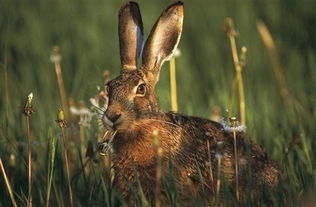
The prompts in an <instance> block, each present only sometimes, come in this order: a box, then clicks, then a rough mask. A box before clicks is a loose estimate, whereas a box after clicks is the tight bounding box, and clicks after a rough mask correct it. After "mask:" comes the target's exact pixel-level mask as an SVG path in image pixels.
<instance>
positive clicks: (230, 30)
mask: <svg viewBox="0 0 316 207" xmlns="http://www.w3.org/2000/svg"><path fill="white" fill-rule="evenodd" d="M224 32H225V33H226V35H227V37H228V39H229V41H230V46H231V52H232V56H233V62H234V66H235V72H236V77H235V78H236V82H237V85H238V94H239V113H240V122H241V124H242V125H244V126H245V125H246V104H245V93H244V84H243V78H242V64H240V62H239V57H238V50H237V46H236V39H235V37H236V36H237V31H236V30H235V29H234V23H233V20H232V19H231V18H226V20H225V24H224ZM234 81H235V80H234ZM234 85H235V84H234V83H233V87H234ZM234 91H235V90H231V92H233V93H234ZM233 97H234V94H231V95H230V103H231V104H232V103H233V101H232V99H233ZM229 108H230V109H232V108H233V106H229ZM229 113H230V114H229V115H231V113H232V111H229Z"/></svg>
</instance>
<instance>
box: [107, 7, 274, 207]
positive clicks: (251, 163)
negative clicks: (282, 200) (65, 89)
mask: <svg viewBox="0 0 316 207" xmlns="http://www.w3.org/2000/svg"><path fill="white" fill-rule="evenodd" d="M182 23H183V3H181V2H176V3H173V4H172V5H170V6H169V7H168V8H166V9H165V10H164V11H163V12H162V14H161V16H160V17H159V18H158V20H157V22H156V23H155V25H154V27H153V29H152V30H151V32H150V34H149V37H148V39H147V41H146V43H145V45H144V47H143V50H142V46H143V45H142V40H143V24H142V19H141V14H140V11H139V7H138V4H137V3H135V2H129V3H127V4H125V5H124V6H122V8H121V9H120V11H119V43H120V57H121V65H122V68H121V73H120V75H119V76H118V77H117V78H115V79H113V80H111V81H109V82H108V83H107V84H106V86H107V89H108V91H107V92H108V106H107V109H106V110H105V111H104V113H103V114H102V122H103V124H104V125H105V127H106V129H107V130H110V131H112V132H115V133H113V136H112V137H111V138H110V140H108V145H109V147H110V149H111V151H112V153H111V158H112V164H113V169H114V172H115V176H114V180H113V185H114V187H115V188H116V189H117V190H118V191H119V192H121V193H122V195H123V197H124V198H125V200H126V201H127V202H133V198H132V197H133V196H132V190H131V189H134V190H135V189H136V190H135V191H139V190H140V189H141V190H142V193H143V195H145V197H146V198H147V199H148V200H149V201H153V200H154V199H155V195H157V192H156V191H155V190H154V189H155V186H156V184H157V183H156V180H157V179H156V169H157V157H158V158H159V160H160V169H161V171H162V176H164V177H165V178H167V177H168V176H169V178H172V179H173V181H174V183H175V186H176V187H177V190H178V198H179V199H184V200H194V198H197V197H199V196H201V195H202V194H204V195H206V197H207V198H209V201H210V202H214V201H215V200H221V199H222V197H223V188H222V187H221V186H219V185H218V183H217V182H216V181H217V180H221V181H222V186H224V183H226V184H227V185H228V186H231V188H230V189H231V190H232V191H233V192H234V191H236V189H235V187H234V186H235V180H236V179H235V178H236V174H235V162H234V138H233V133H232V132H229V131H228V130H225V127H224V126H223V125H222V124H220V123H217V122H213V121H210V120H206V119H202V118H197V117H190V116H185V115H181V114H178V113H174V112H162V111H161V110H160V108H159V105H158V100H157V97H156V95H155V92H154V90H155V85H156V83H157V82H158V80H159V73H160V69H161V66H162V64H163V63H164V62H165V61H167V60H168V59H169V58H170V57H171V56H172V55H173V52H174V51H175V49H176V47H177V45H178V43H179V41H180V36H181V32H182ZM141 53H142V63H141V64H137V63H138V62H137V59H138V57H139V56H140V55H141ZM154 137H156V138H157V139H158V140H159V146H160V150H159V152H158V153H157V150H156V149H155V147H154V146H153V140H154ZM219 146H221V149H220V150H221V152H218V151H219V149H218V148H219ZM237 149H238V166H239V170H238V171H239V173H238V178H239V189H238V192H239V194H240V200H243V199H244V197H245V194H246V191H247V186H249V183H251V186H252V187H251V190H253V191H259V192H260V189H262V188H263V187H264V186H268V187H271V188H274V187H275V186H277V184H278V182H279V176H280V172H279V170H278V168H277V166H276V164H275V163H274V162H273V161H272V160H270V159H269V158H268V157H267V155H266V153H265V152H264V150H263V149H262V148H261V147H260V146H259V145H257V144H255V143H253V142H252V141H250V140H249V139H247V137H246V135H245V134H244V133H243V132H237ZM216 153H218V154H216ZM157 154H159V155H157ZM218 155H220V156H222V157H219V156H218ZM218 159H221V165H220V166H218ZM209 161H211V162H209ZM170 166H172V167H170ZM170 168H172V170H170ZM218 168H220V179H219V175H218ZM171 171H172V172H171ZM167 180H168V179H167ZM248 180H250V181H249V182H248ZM159 182H160V181H159ZM140 186H141V188H140ZM155 192H156V194H155ZM218 192H220V193H218ZM216 193H218V195H217V196H218V198H217V199H216ZM166 194H167V193H166V192H164V191H163V188H161V192H160V193H159V195H160V196H161V200H165V201H164V202H168V201H167V200H168V199H167V198H166V197H167V196H166ZM188 205H189V204H188Z"/></svg>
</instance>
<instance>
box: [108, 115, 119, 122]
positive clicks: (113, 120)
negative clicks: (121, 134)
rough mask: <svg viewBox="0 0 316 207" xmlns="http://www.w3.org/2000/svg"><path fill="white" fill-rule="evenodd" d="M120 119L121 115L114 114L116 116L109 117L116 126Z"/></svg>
mask: <svg viewBox="0 0 316 207" xmlns="http://www.w3.org/2000/svg"><path fill="white" fill-rule="evenodd" d="M120 117H121V114H114V116H112V117H108V118H109V119H110V121H111V122H112V123H113V124H114V123H115V122H116V121H117V120H118V119H119V118H120Z"/></svg>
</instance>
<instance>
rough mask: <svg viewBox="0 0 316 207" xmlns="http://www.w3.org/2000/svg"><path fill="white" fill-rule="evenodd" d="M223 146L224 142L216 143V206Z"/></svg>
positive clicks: (218, 201)
mask: <svg viewBox="0 0 316 207" xmlns="http://www.w3.org/2000/svg"><path fill="white" fill-rule="evenodd" d="M223 146H224V143H223V142H221V141H219V142H217V143H216V154H215V157H216V159H217V180H216V206H219V205H220V200H221V198H220V190H221V169H222V158H223Z"/></svg>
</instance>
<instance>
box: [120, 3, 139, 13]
mask: <svg viewBox="0 0 316 207" xmlns="http://www.w3.org/2000/svg"><path fill="white" fill-rule="evenodd" d="M127 7H130V8H132V9H137V10H139V6H138V3H137V2H135V1H129V2H127V3H126V4H124V5H123V6H122V7H121V9H120V11H123V10H124V9H125V8H127Z"/></svg>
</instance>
